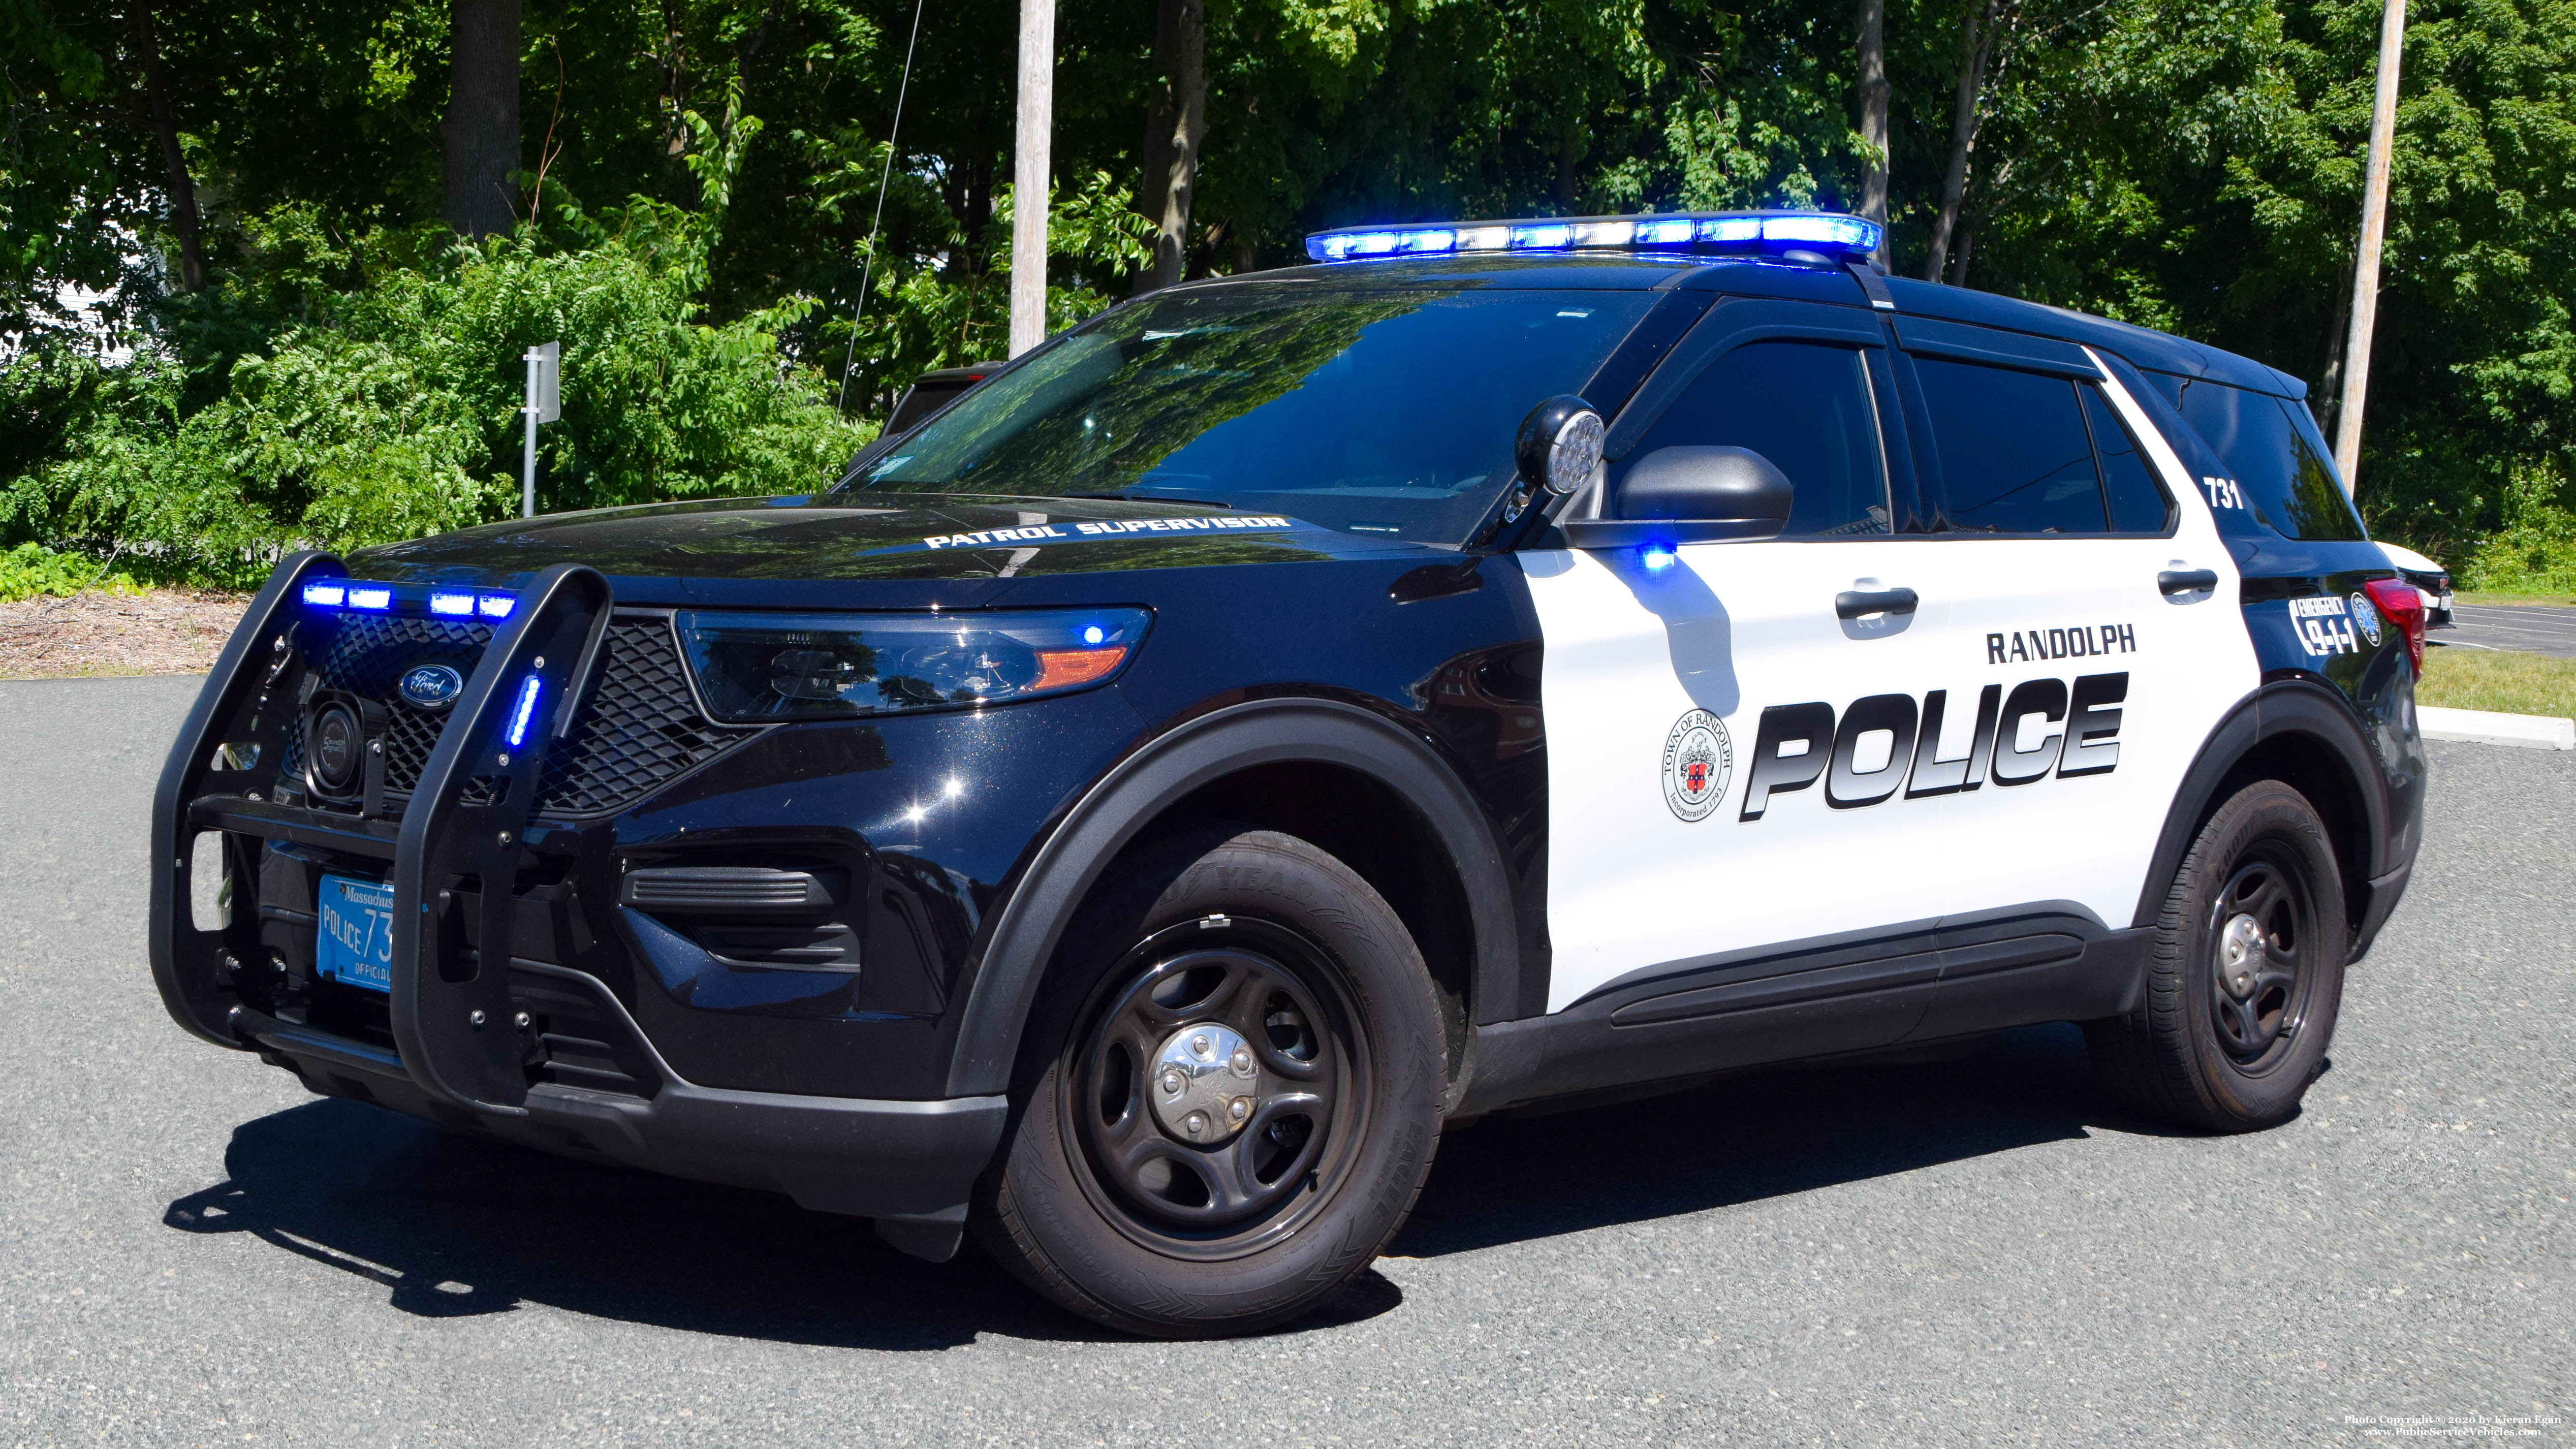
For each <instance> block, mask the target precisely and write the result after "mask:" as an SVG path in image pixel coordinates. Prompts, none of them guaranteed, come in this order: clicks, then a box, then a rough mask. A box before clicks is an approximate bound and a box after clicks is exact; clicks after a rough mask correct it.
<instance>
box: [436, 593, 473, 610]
mask: <svg viewBox="0 0 2576 1449" xmlns="http://www.w3.org/2000/svg"><path fill="white" fill-rule="evenodd" d="M429 611H430V612H431V613H433V614H449V615H467V614H471V613H473V612H474V596H473V595H472V594H451V593H446V592H443V591H433V592H432V593H431V594H430V596H429Z"/></svg>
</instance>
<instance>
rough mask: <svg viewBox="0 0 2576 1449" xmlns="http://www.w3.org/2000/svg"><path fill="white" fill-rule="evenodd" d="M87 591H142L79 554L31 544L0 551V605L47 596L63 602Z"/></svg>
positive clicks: (128, 577)
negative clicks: (55, 550) (60, 551)
mask: <svg viewBox="0 0 2576 1449" xmlns="http://www.w3.org/2000/svg"><path fill="white" fill-rule="evenodd" d="M89 589H104V590H106V591H107V592H108V593H111V594H139V593H142V592H143V586H142V585H140V584H138V583H136V582H135V581H134V579H133V577H132V576H131V575H129V574H125V573H121V572H116V571H113V570H111V569H109V568H105V567H102V566H101V565H99V564H98V563H96V562H94V561H92V560H90V559H87V558H84V557H82V556H80V555H79V554H64V553H56V552H54V551H53V550H52V549H49V548H46V547H44V546H43V545H42V544H34V543H22V544H20V545H18V546H17V547H16V548H12V549H0V604H17V603H24V602H25V601H27V600H29V599H37V598H43V597H45V596H47V595H51V596H52V597H54V598H57V599H65V598H69V597H71V596H72V595H74V594H77V593H81V592H83V591H85V590H89Z"/></svg>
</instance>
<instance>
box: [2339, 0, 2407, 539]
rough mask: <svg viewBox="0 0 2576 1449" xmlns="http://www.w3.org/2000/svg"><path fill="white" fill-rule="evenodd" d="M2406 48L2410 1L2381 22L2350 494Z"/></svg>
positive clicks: (2357, 294)
mask: <svg viewBox="0 0 2576 1449" xmlns="http://www.w3.org/2000/svg"><path fill="white" fill-rule="evenodd" d="M2405 49H2406V0H2388V8H2387V10H2386V11H2385V12H2384V13H2383V14H2382V15H2381V16H2380V21H2379V89H2378V93H2377V94H2376V95H2375V96H2374V97H2373V98H2372V100H2371V107H2370V162H2369V166H2368V169H2367V170H2365V171H2364V172H2363V175H2362V183H2361V247H2360V249H2359V251H2357V252H2356V253H2355V254H2354V257H2353V268H2352V332H2351V334H2350V338H2349V340H2348V341H2346V342H2345V343H2344V349H2343V404H2342V406H2340V407H2338V408H2337V409H2336V410H2335V468H2336V470H2337V471H2339V472H2341V473H2342V474H2343V486H2344V490H2345V491H2346V492H2350V491H2351V490H2352V489H2353V488H2354V487H2355V486H2356V485H2357V484H2358V482H2359V481H2360V478H2361V404H2362V399H2363V398H2364V397H2366V396H2367V395H2368V394H2369V392H2370V332H2371V326H2372V324H2373V323H2375V322H2377V321H2378V320H2379V251H2380V244H2381V243H2382V242H2383V241H2385V240H2386V239H2387V233H2388V152H2389V147H2390V146H2391V145H2392V144H2393V143H2394V142H2395V140H2396V132H2397V62H2398V60H2399V58H2400V56H2401V55H2402V54H2403V53H2404V51H2405Z"/></svg>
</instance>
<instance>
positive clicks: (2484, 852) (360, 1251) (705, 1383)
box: [0, 680, 2576, 1449]
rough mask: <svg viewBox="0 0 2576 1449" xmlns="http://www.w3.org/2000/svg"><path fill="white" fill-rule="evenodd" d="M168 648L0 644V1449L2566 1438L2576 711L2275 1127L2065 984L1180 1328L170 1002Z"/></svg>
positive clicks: (2478, 796) (2400, 937) (2391, 939)
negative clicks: (2118, 1054)
mask: <svg viewBox="0 0 2576 1449" xmlns="http://www.w3.org/2000/svg"><path fill="white" fill-rule="evenodd" d="M195 687H196V686H195V683H194V681H189V680H100V681H71V682H63V683H43V684H25V683H20V684H6V685H0V739H5V740H7V741H9V742H10V743H11V745H12V746H13V755H12V757H13V758H14V759H16V760H17V761H18V762H19V763H18V765H17V766H16V769H17V771H18V780H19V783H18V784H17V785H16V786H14V787H11V788H10V789H9V790H8V791H7V792H6V793H5V795H0V882H5V885H0V891H5V896H0V899H5V901H6V910H5V913H0V1073H5V1082H6V1086H7V1090H6V1092H5V1094H0V1444H50V1443H60V1442H73V1441H78V1442H83V1443H88V1442H107V1443H125V1444H154V1445H159V1444H198V1443H205V1444H212V1443H216V1442H218V1441H221V1442H227V1443H233V1444H242V1443H252V1442H256V1443H261V1444H280V1443H286V1444H317V1445H333V1446H340V1445H378V1444H384V1445H394V1444H493V1445H524V1444H537V1443H544V1444H628V1443H704V1444H722V1445H733V1444H745V1443H755V1442H759V1443H770V1442H777V1443H823V1442H829V1443H833V1444H877V1443H903V1444H948V1443H965V1444H973V1443H1008V1444H1092V1443H1105V1444H1135V1445H1180V1444H1188V1445H1193V1446H1196V1445H1211V1444H1213V1445H1226V1446H1243V1449H1271V1446H1274V1445H1302V1444H1332V1443H1344V1444H1377V1443H1437V1444H1450V1443H1465V1444H1482V1443H1491V1442H1499V1441H1506V1440H1508V1441H1513V1442H1535V1443H1545V1444H1561V1443H1562V1444H1604V1445H1608V1444H1619V1445H1631V1444H1716V1443H1750V1444H1790V1443H1796V1444H1813V1443H1824V1442H1835V1443H1862V1444H1882V1443H1883V1444H1963V1445H1964V1444H1978V1445H1983V1444H1990V1443H1995V1442H2000V1441H2004V1440H2008V1439H2009V1440H2018V1441H2025V1442H2029V1441H2037V1442H2042V1443H2047V1444H2051V1445H2057V1444H2065V1443H2120V1444H2132V1443H2148V1444H2235V1445H2262V1446H2277V1445H2301V1444H2367V1443H2371V1442H2380V1443H2387V1442H2391V1441H2392V1440H2394V1439H2397V1438H2401V1437H2441V1438H2476V1439H2479V1440H2480V1441H2481V1442H2483V1441H2484V1440H2486V1439H2490V1438H2500V1439H2504V1440H2506V1441H2508V1442H2513V1443H2541V1444H2556V1443H2566V1442H2569V1441H2570V1439H2571V1438H2576V1433H2571V1420H2576V1271H2571V1268H2576V1209H2571V1207H2570V1205H2569V1199H2570V1197H2571V1196H2576V1147H2572V1145H2571V1141H2570V1138H2571V1130H2572V1129H2576V1049H2572V1048H2571V1045H2570V1043H2571V1033H2570V1023H2571V1021H2576V975H2571V973H2570V969H2569V947H2570V944H2571V942H2576V892H2571V890H2570V888H2569V887H2570V880H2569V865H2570V862H2571V861H2576V755H2560V754H2555V753H2545V752H2541V751H2534V750H2515V749H2496V748H2490V747H2484V746H2477V745H2438V744H2437V745H2434V746H2433V747H2432V753H2433V759H2434V764H2435V768H2436V769H2437V771H2438V776H2437V780H2436V784H2435V790H2434V797H2433V798H2434V805H2433V810H2432V815H2431V819H2430V821H2429V823H2428V829H2427V842H2426V845H2425V848H2424V854H2423V859H2422V863H2421V864H2420V865H2419V867H2418V869H2417V872H2416V876H2415V885H2414V890H2413V892H2412V894H2411V895H2410V896H2409V897H2408V899H2407V901H2406V902H2405V904H2404V906H2403V907H2402V908H2401V909H2400V911H2399V913H2398V915H2397V917H2396V919H2395V921H2394V922H2393V923H2392V924H2391V925H2390V927H2389V928H2388V931H2387V934H2386V935H2385V936H2384V937H2383V938H2382V939H2381V942H2380V945H2379V947H2378V949H2377V950H2376V951H2375V952H2374V953H2373V955H2372V957H2371V958H2370V960H2368V961H2367V962H2365V963H2364V964H2362V965H2361V966H2359V967H2357V968H2355V972H2354V974H2353V976H2352V978H2351V981H2350V985H2349V988H2348V991H2347V993H2346V996H2345V1004H2344V1010H2343V1019H2342V1025H2341V1029H2340V1031H2339V1033H2338V1036H2337V1039H2336V1042H2335V1046H2334V1052H2333V1056H2332V1068H2331V1070H2330V1071H2329V1072H2328V1073H2327V1074H2326V1076H2325V1077H2324V1078H2323V1079H2322V1080H2321V1081H2320V1082H2319V1083H2318V1085H2317V1088H2316V1090H2315V1091H2314V1093H2313V1094H2312V1095H2311V1096H2310V1098H2309V1103H2310V1106H2309V1108H2308V1110H2307V1112H2306V1113H2305V1114H2304V1115H2302V1116H2301V1117H2300V1118H2298V1119H2297V1120H2296V1121H2294V1122H2292V1123H2290V1124H2289V1125H2287V1126H2285V1127H2282V1128H2280V1129H2278V1130H2276V1131H2272V1132H2268V1133H2263V1134H2259V1135H2255V1136H2247V1137H2234V1138H2207V1137H2192V1136H2181V1135H2172V1134H2169V1133H2166V1132H2164V1131H2161V1130H2158V1129H2155V1128H2152V1127H2148V1126H2146V1125H2143V1124H2140V1123H2138V1122H2135V1121H2132V1120H2129V1119H2127V1118H2124V1117H2122V1116H2121V1115H2119V1114H2118V1113H2117V1112H2115V1111H2113V1110H2111V1109H2110V1108H2109V1107H2107V1106H2106V1105H2105V1104H2104V1103H2103V1102H2102V1100H2101V1099H2100V1098H2099V1097H2098V1096H2097V1095H2096V1094H2095V1092H2094V1091H2093V1089H2092V1087H2091V1086H2090V1084H2089V1082H2088V1080H2087V1077H2086V1075H2085V1071H2084V1061H2083V1049H2082V1044H2081V1042H2080V1040H2079V1039H2078V1038H2077V1037H2076V1036H2075V1035H2074V1033H2073V1032H2072V1031H2071V1030H2070V1029H2067V1028H2043V1029H2034V1030H2029V1031H2023V1032H2015V1033H2010V1034H2007V1035H2006V1036H2004V1037H2001V1038H1998V1039H1996V1040H1995V1041H1993V1042H1992V1043H1990V1044H1989V1045H1986V1046H1984V1047H1982V1048H1979V1049H1977V1050H1976V1051H1975V1052H1974V1054H1972V1055H1970V1056H1968V1057H1966V1058H1964V1059H1961V1060H1953V1061H1948V1062H1926V1063H1918V1064H1912V1065H1879V1066H1875V1067H1869V1068H1865V1069H1864V1068H1845V1069H1843V1070H1839V1071H1820V1070H1805V1071H1795V1072H1777V1073H1771V1074H1767V1075H1760V1076H1750V1077H1743V1078H1738V1079H1735V1080H1732V1081H1728V1082H1723V1083H1720V1084H1717V1085H1715V1086H1713V1087H1708V1088H1704V1089H1702V1090H1700V1091H1697V1092H1694V1093H1690V1094H1687V1095H1682V1096H1676V1097H1670V1098H1665V1099H1660V1100H1656V1101H1649V1102H1638V1103H1632V1104H1629V1105H1626V1106H1620V1107H1610V1108H1600V1109H1595V1110H1591V1111H1587V1112H1583V1113H1577V1114H1568V1115H1560V1116H1555V1117H1548V1118H1540V1119H1535V1120H1525V1121H1518V1122H1504V1121H1488V1122H1486V1123H1484V1124H1481V1125H1478V1126H1476V1127H1474V1128H1472V1129H1468V1130H1465V1131H1462V1132H1459V1133H1456V1134H1453V1135H1452V1136H1451V1137H1450V1139H1449V1140H1447V1141H1446V1142H1444V1143H1443V1145H1442V1147H1441V1152H1440V1158H1439V1163H1438V1166H1437V1167H1436V1169H1435V1171H1434V1175H1433V1178H1432V1180H1431V1183H1430V1186H1429V1188H1428V1190H1427V1191H1426V1192H1425V1193H1424V1195H1423V1198H1422V1202H1421V1208H1420V1210H1419V1211H1418V1212H1417V1213H1416V1215H1415V1217H1414V1219H1413V1221H1412V1223H1411V1224H1410V1225H1409V1226H1408V1227H1407V1228H1406V1229H1405V1231H1404V1233H1403V1234H1402V1235H1401V1237H1400V1238H1399V1239H1398V1241H1397V1242H1396V1244H1395V1247H1394V1251H1393V1253H1392V1254H1391V1255H1390V1256H1389V1257H1387V1258H1385V1259H1384V1260H1382V1261H1381V1262H1380V1263H1379V1264H1378V1265H1377V1266H1376V1268H1375V1269H1374V1270H1372V1271H1371V1272H1370V1273H1368V1274H1367V1275H1366V1276H1365V1277H1363V1278H1362V1279H1361V1280H1360V1281H1359V1282H1358V1284H1357V1285H1356V1286H1355V1287H1353V1288H1352V1289H1350V1290H1348V1291H1347V1292H1345V1293H1344V1294H1343V1295H1342V1296H1341V1297H1340V1298H1339V1299H1337V1300H1336V1301H1335V1302H1333V1303H1332V1304H1331V1305H1330V1307H1329V1308H1328V1310H1327V1311H1325V1312H1324V1313H1322V1314H1320V1315H1318V1317H1317V1318H1315V1319H1314V1320H1312V1321H1310V1322H1309V1323H1307V1324H1304V1325H1301V1326H1300V1327H1299V1328H1297V1329H1296V1330H1294V1331H1290V1332H1286V1333H1282V1334H1278V1335H1275V1336H1272V1337H1268V1338H1262V1339H1254V1340H1248V1341H1240V1342H1233V1343H1221V1344H1164V1343H1147V1342H1137V1341H1133V1340H1128V1339H1123V1338H1119V1337H1117V1336H1115V1335H1110V1334H1105V1333H1103V1332H1100V1331H1098V1330H1096V1329H1094V1328H1092V1327H1091V1326H1089V1325H1088V1324H1086V1323H1083V1322H1081V1321H1079V1320H1076V1319H1073V1318H1071V1317H1069V1316H1067V1315H1065V1314H1062V1313H1059V1312H1057V1311H1055V1310H1054V1309H1052V1308H1050V1307H1048V1306H1046V1305H1044V1304H1042V1303H1039V1302H1037V1301H1035V1300H1033V1299H1031V1298H1029V1297H1028V1296H1026V1295H1025V1294H1023V1293H1022V1292H1021V1291H1020V1290H1019V1289H1017V1288H1016V1287H1015V1286H1013V1285H1012V1284H1011V1283H1010V1282H1009V1281H1008V1280H1006V1279H1005V1278H1003V1276H1002V1275H1001V1274H1000V1273H999V1272H998V1271H997V1270H996V1269H994V1268H992V1267H990V1266H989V1265H987V1264H984V1263H982V1262H981V1261H979V1260H977V1259H975V1258H973V1257H972V1256H971V1254H970V1255H969V1256H968V1257H965V1258H961V1259H960V1260H959V1261H958V1262H956V1263H953V1264H950V1265H948V1266H946V1267H932V1266H930V1265H927V1264H923V1263H918V1262H915V1261H913V1260H911V1259H907V1258H904V1257H901V1256H899V1255H897V1254H895V1253H893V1252H892V1251H890V1250H888V1249H886V1248H884V1247H882V1246H880V1245H879V1244H878V1243H877V1241H876V1240H875V1238H874V1236H873V1235H872V1234H870V1233H869V1232H868V1231H867V1230H866V1229H865V1227H864V1226H861V1225H858V1224H854V1223H851V1222H849V1221H847V1220H843V1219H836V1218H832V1217H828V1216H822V1215H818V1214H812V1213H806V1212H802V1211H800V1210H798V1209H796V1208H794V1207H793V1206H791V1205H789V1204H788V1203H787V1202H786V1201H785V1200H783V1199H780V1198H774V1197H769V1196H765V1195H762V1194H757V1193H750V1192H740V1191H733V1190H728V1189H718V1188H709V1187H701V1186H696V1185H692V1184H688V1183H680V1182H672V1181H666V1180H663V1179H659V1178H655V1177H651V1176H648V1175H644V1174H640V1173H635V1172H629V1171H623V1170H615V1169H606V1168H598V1167H591V1166H585V1165H581V1164H575V1163H568V1162H562V1161H557V1160H554V1159H550V1158H546V1157H543V1156H539V1155H536V1154H533V1153H526V1152H521V1151H518V1150H515V1149H508V1148H502V1147H497V1146H493V1145H488V1144H483V1143H477V1142H472V1141H467V1140H463V1139H460V1138H455V1137H448V1136H443V1135H441V1134H440V1133H438V1132H436V1131H434V1130H432V1129H430V1128H429V1127H426V1126H424V1125H422V1124H419V1123H416V1122H413V1121H410V1120H408V1119H405V1118H400V1117H396V1116H392V1115H390V1114H387V1113H384V1112H382V1111H379V1110H377V1109H375V1108H372V1107H368V1106H364V1105H361V1104H358V1103H353V1102H347V1101H334V1100H322V1099H317V1098H314V1097H311V1096H309V1095H307V1094H306V1093H305V1092H304V1091H303V1089H302V1088H300V1087H299V1086H297V1085H296V1083H295V1081H294V1079H293V1078H291V1077H289V1076H288V1075H287V1074H285V1073H283V1072H280V1071H277V1070H274V1069H272V1068H269V1067H265V1066H262V1065H261V1064H260V1063H259V1062H258V1061H257V1060H255V1059H253V1058H251V1057H249V1056H245V1055H240V1054H235V1053H229V1052H224V1051H221V1050H218V1049H216V1048H213V1047H210V1046H207V1045H204V1044H203V1043H200V1042H197V1041H195V1040H194V1039H192V1038H189V1037H186V1036H184V1035H182V1034H181V1032H180V1031H179V1030H178V1028H177V1027H175V1026H173V1025H172V1024H171V1023H170V1021H169V1020H168V1019H167V1018H166V1017H165V1016H164V1015H163V1013H162V1010H161V1006H160V1003H159V1000H158V999H157V997H156V996H155V995H154V992H153V989H152V985H151V982H150V979H149V974H148V972H147V970H146V967H145V964H144V960H145V958H144V939H143V938H144V910H145V892H144V881H143V876H142V873H141V870H142V856H143V851H144V848H145V847H144V825H145V817H146V810H147V802H148V798H149V794H150V790H151V786H152V781H153V778H154V776H155V774H156V773H157V771H158V769H159V766H160V763H161V757H162V753H163V751H164V748H165V747H166V743H167V741H168V740H169V738H170V735H171V733H172V731H173V729H174V728H175V726H176V724H177V721H178V719H179V717H180V715H181V714H182V713H183V712H184V710H185V708H186V706H187V703H188V701H189V699H190V698H191V697H192V695H193V693H194V690H195ZM2482 1418H2483V1420H2484V1421H2485V1422H2481V1419H2482ZM2409 1429H2411V1430H2413V1431H2414V1432H2413V1433H2411V1434H2410V1433H2402V1432H2401V1431H2403V1430H2409ZM2426 1431H2431V1432H2430V1433H2429V1434H2428V1433H2427V1432H2426Z"/></svg>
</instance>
